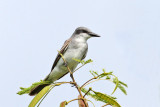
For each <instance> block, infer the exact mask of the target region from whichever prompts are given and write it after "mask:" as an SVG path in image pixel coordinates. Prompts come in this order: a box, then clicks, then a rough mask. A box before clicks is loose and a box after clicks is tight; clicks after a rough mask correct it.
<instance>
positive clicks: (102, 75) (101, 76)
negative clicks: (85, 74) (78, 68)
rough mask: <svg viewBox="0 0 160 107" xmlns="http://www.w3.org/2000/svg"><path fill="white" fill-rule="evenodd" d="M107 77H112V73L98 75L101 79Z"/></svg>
mask: <svg viewBox="0 0 160 107" xmlns="http://www.w3.org/2000/svg"><path fill="white" fill-rule="evenodd" d="M108 75H112V72H104V73H102V74H100V75H99V76H98V77H99V78H103V77H105V76H106V77H107V76H108Z"/></svg>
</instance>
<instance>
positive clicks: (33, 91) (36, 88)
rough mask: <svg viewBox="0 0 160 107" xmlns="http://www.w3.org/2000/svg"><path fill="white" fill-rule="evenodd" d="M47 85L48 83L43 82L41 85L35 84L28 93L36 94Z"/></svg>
mask: <svg viewBox="0 0 160 107" xmlns="http://www.w3.org/2000/svg"><path fill="white" fill-rule="evenodd" d="M47 85H49V84H43V85H38V86H36V87H35V88H34V89H32V90H31V92H30V93H29V95H30V96H34V95H36V94H38V93H39V92H40V91H41V90H42V89H43V88H44V87H45V86H47Z"/></svg>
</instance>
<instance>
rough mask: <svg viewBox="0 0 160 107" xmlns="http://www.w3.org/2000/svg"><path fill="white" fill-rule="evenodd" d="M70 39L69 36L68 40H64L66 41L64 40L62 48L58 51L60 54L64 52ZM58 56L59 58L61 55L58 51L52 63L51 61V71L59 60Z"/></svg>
mask: <svg viewBox="0 0 160 107" xmlns="http://www.w3.org/2000/svg"><path fill="white" fill-rule="evenodd" d="M70 41H71V38H70V39H68V40H66V41H65V42H64V44H63V46H62V48H61V50H60V53H61V54H62V55H64V53H65V52H66V50H67V48H68V45H69V43H70ZM60 58H61V55H60V54H59V53H58V55H57V57H56V59H55V61H54V63H53V66H52V68H51V71H52V70H53V69H54V67H55V66H56V65H57V63H58V61H59V59H60Z"/></svg>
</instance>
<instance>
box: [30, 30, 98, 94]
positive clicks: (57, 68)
mask: <svg viewBox="0 0 160 107" xmlns="http://www.w3.org/2000/svg"><path fill="white" fill-rule="evenodd" d="M91 37H100V36H99V35H98V34H96V33H93V32H92V31H91V30H89V29H88V28H86V27H78V28H76V29H75V31H74V33H73V34H72V36H71V37H70V38H69V39H68V40H66V41H65V42H64V44H63V46H62V48H61V49H60V53H61V54H62V55H63V57H64V59H65V60H66V63H65V62H64V61H63V59H62V56H61V55H60V53H58V55H57V57H56V59H55V61H54V63H53V66H52V68H51V72H50V73H49V74H48V75H47V76H46V78H45V79H44V81H50V82H51V83H53V82H55V81H56V80H59V79H60V78H62V77H63V76H65V75H66V74H67V73H68V72H69V71H68V69H67V66H68V67H69V68H70V70H71V72H73V71H74V70H75V69H76V67H77V65H78V64H79V62H77V61H75V60H74V59H79V60H83V59H84V58H85V57H86V55H87V52H88V43H87V40H88V39H89V38H91ZM73 58H74V59H73ZM66 64H67V66H66ZM48 85H50V84H42V85H38V86H36V87H35V88H33V89H32V90H31V91H30V92H29V95H30V96H34V95H36V94H38V93H39V92H40V91H41V90H42V89H43V88H44V87H46V86H48Z"/></svg>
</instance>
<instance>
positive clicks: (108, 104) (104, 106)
mask: <svg viewBox="0 0 160 107" xmlns="http://www.w3.org/2000/svg"><path fill="white" fill-rule="evenodd" d="M108 105H110V104H109V103H107V104H105V105H103V106H102V107H105V106H108Z"/></svg>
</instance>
